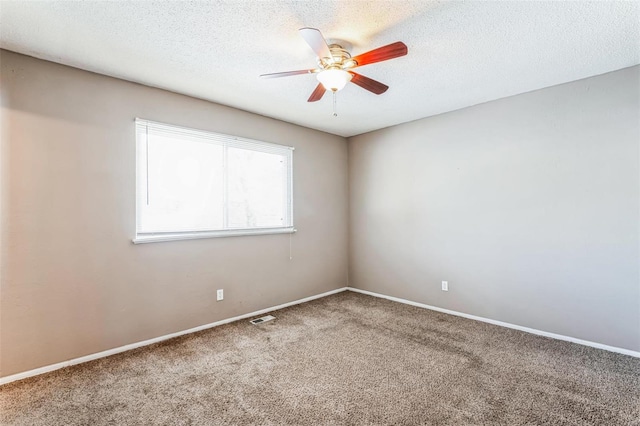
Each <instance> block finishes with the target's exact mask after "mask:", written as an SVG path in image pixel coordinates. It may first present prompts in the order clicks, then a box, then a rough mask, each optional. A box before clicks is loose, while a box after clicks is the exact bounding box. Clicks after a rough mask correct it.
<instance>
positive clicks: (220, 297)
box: [216, 289, 224, 302]
mask: <svg viewBox="0 0 640 426" xmlns="http://www.w3.org/2000/svg"><path fill="white" fill-rule="evenodd" d="M223 299H224V290H223V289H220V290H218V293H217V295H216V300H217V301H218V302H219V301H221V300H223Z"/></svg>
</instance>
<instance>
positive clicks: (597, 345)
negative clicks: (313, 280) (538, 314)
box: [347, 287, 640, 358]
mask: <svg viewBox="0 0 640 426" xmlns="http://www.w3.org/2000/svg"><path fill="white" fill-rule="evenodd" d="M347 290H349V291H354V292H356V293H362V294H367V295H369V296H374V297H379V298H382V299H387V300H392V301H394V302H399V303H404V304H406V305H411V306H417V307H418V308H424V309H430V310H432V311H438V312H443V313H445V314H449V315H455V316H458V317H464V318H468V319H472V320H476V321H481V322H486V323H489V324H494V325H499V326H501V327H507V328H513V329H515V330H520V331H524V332H526V333H531V334H537V335H538V336H544V337H550V338H552V339H557V340H564V341H566V342H572V343H577V344H579V345H584V346H591V347H592V348H597V349H604V350H605V351H609V352H616V353H619V354H623V355H629V356H632V357H636V358H640V352H636V351H632V350H630V349H623V348H617V347H615V346H609V345H603V344H602V343H596V342H590V341H588V340H582V339H577V338H575V337H569V336H563V335H562V334H555V333H549V332H547V331H542V330H536V329H535V328H529V327H523V326H521V325H516V324H510V323H508V322H502V321H497V320H493V319H489V318H484V317H478V316H476V315H470V314H465V313H463V312H457V311H452V310H449V309H444V308H438V307H437V306H431V305H425V304H424V303H418V302H412V301H411V300H406V299H401V298H399V297H393V296H387V295H384V294H380V293H374V292H372V291H368V290H361V289H359V288H354V287H347Z"/></svg>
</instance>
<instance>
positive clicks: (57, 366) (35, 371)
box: [0, 287, 348, 386]
mask: <svg viewBox="0 0 640 426" xmlns="http://www.w3.org/2000/svg"><path fill="white" fill-rule="evenodd" d="M347 289H348V287H342V288H338V289H336V290H331V291H327V292H326V293H321V294H317V295H315V296H309V297H305V298H304V299H299V300H294V301H293V302H288V303H283V304H282V305H278V306H273V307H271V308H266V309H261V310H259V311H255V312H250V313H248V314H244V315H239V316H237V317H233V318H227V319H224V320H220V321H216V322H212V323H210V324H205V325H201V326H198V327H194V328H190V329H188V330H183V331H178V332H176V333H171V334H166V335H164V336H160V337H154V338H153V339H149V340H143V341H142V342H136V343H131V344H129V345H124V346H120V347H118V348H113V349H109V350H106V351H102V352H98V353H95V354H91V355H86V356H82V357H80V358H74V359H70V360H68V361H62V362H59V363H57V364H52V365H46V366H44V367H40V368H36V369H33V370H29V371H24V372H22V373H17V374H13V375H11V376H6V377H0V386H1V385H4V384H7V383H11V382H15V381H16V380H22V379H26V378H27V377H32V376H37V375H39V374H44V373H48V372H50V371H55V370H59V369H61V368H64V367H69V366H71V365H76V364H82V363H83V362H88V361H93V360H95V359H100V358H104V357H107V356H110V355H115V354H119V353H121V352H126V351H130V350H131V349H136V348H140V347H142V346H148V345H152V344H154V343H158V342H162V341H163V340H167V339H173V338H174V337H178V336H183V335H185V334H190V333H195V332H197V331H202V330H206V329H208V328H213V327H217V326H219V325H223V324H228V323H230V322H234V321H238V320H242V319H245V318H251V317H255V316H258V315H261V314H264V313H267V312H272V311H277V310H278V309H283V308H286V307H289V306H293V305H299V304H301V303H305V302H309V301H311V300H315V299H320V298H321V297H326V296H330V295H332V294H336V293H340V292H343V291H346V290H347Z"/></svg>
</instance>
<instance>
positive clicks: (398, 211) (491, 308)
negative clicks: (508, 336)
mask: <svg viewBox="0 0 640 426" xmlns="http://www.w3.org/2000/svg"><path fill="white" fill-rule="evenodd" d="M639 71H640V67H633V68H627V69H624V70H621V71H617V72H613V73H609V74H606V75H602V76H598V77H593V78H589V79H585V80H581V81H577V82H572V83H569V84H564V85H561V86H556V87H551V88H548V89H544V90H539V91H536V92H532V93H527V94H523V95H519V96H514V97H511V98H506V99H502V100H498V101H494V102H490V103H486V104H483V105H478V106H474V107H470V108H466V109H464V110H460V111H456V112H452V113H447V114H443V115H440V116H435V117H431V118H427V119H423V120H419V121H416V122H412V123H407V124H403V125H399V126H395V127H391V128H388V129H383V130H380V131H377V132H373V133H369V134H365V135H360V136H357V137H353V138H350V139H349V174H350V193H351V203H350V234H351V236H350V256H351V259H350V282H351V285H352V286H355V287H357V288H361V289H366V290H370V291H374V292H379V293H383V294H386V295H391V296H396V297H400V298H405V299H409V300H412V301H416V302H421V303H426V304H430V305H435V306H438V307H442V308H447V309H453V310H456V311H460V312H464V313H469V314H473V315H479V316H482V317H486V318H491V319H496V320H500V321H506V322H509V323H513V324H518V325H521V326H526V327H532V328H536V329H540V330H544V331H548V332H553V333H559V334H562V335H567V336H572V337H575V338H580V339H586V340H590V341H594V342H599V343H603V344H607V345H613V346H617V347H620V348H626V349H631V350H635V351H638V350H640V276H639V262H640V253H639V243H640V241H639V223H640V212H639V206H640V167H639V161H640V160H639V155H640V152H639V143H640V126H639V118H640V117H639V115H638V114H639V111H640V87H639V81H640V72H639ZM408 101H409V102H410V100H408ZM442 280H448V281H449V287H450V290H449V292H443V291H441V290H440V282H441V281H442Z"/></svg>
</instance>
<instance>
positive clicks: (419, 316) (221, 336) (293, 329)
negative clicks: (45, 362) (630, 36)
mask: <svg viewBox="0 0 640 426" xmlns="http://www.w3.org/2000/svg"><path fill="white" fill-rule="evenodd" d="M274 315H275V316H276V320H274V321H270V322H268V323H265V324H261V325H257V326H254V325H251V324H249V322H248V321H246V320H244V321H239V322H236V323H232V324H228V325H224V326H220V327H217V328H214V329H210V330H207V331H203V332H200V333H195V334H192V335H188V336H184V337H179V338H176V339H173V340H169V341H166V342H163V343H159V344H156V345H153V346H148V347H145V348H140V349H136V350H133V351H129V352H125V353H122V354H118V355H114V356H111V357H108V358H103V359H100V360H96V361H93V362H89V363H86V364H82V365H77V366H74V367H69V368H65V369H63V370H58V371H56V372H53V373H50V374H45V375H42V376H37V377H33V378H30V379H26V380H23V381H21V382H14V383H11V384H9V385H5V386H3V387H1V388H0V404H1V406H2V410H1V411H0V423H2V424H7V425H9V424H10V425H14V426H19V425H28V426H38V425H47V426H55V425H65V426H67V425H108V424H117V425H138V424H145V425H165V424H166V425H187V424H199V425H204V424H206V425H219V424H236V425H248V424H256V425H284V424H289V425H329V424H331V425H335V424H349V425H382V424H389V425H391V424H393V425H525V424H527V425H582V426H583V425H619V426H623V425H629V426H631V425H636V426H637V425H639V424H640V420H639V419H640V359H638V358H632V357H629V356H625V355H620V354H615V353H611V352H605V351H602V350H599V349H594V348H590V347H586V346H580V345H576V344H573V343H568V342H562V341H557V340H552V339H548V338H545V337H540V336H535V335H531V334H527V333H523V332H520V331H517V330H511V329H507V328H502V327H498V326H494V325H490V324H486V323H482V322H476V321H472V320H468V319H464V318H460V317H454V316H451V315H446V314H442V313H438V312H433V311H428V310H425V309H421V308H416V307H412V306H407V305H403V304H399V303H395V302H391V301H388V300H383V299H377V298H374V297H371V296H365V295H362V294H358V293H352V292H344V293H340V294H337V295H334V296H329V297H326V298H323V299H318V300H315V301H313V302H309V303H305V304H303V305H297V306H294V307H290V308H286V309H283V310H280V311H276V312H275V313H274Z"/></svg>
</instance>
